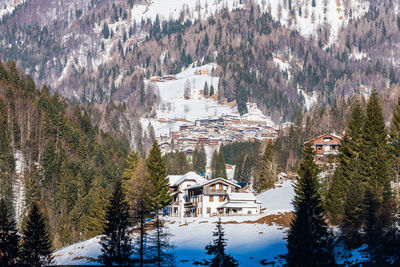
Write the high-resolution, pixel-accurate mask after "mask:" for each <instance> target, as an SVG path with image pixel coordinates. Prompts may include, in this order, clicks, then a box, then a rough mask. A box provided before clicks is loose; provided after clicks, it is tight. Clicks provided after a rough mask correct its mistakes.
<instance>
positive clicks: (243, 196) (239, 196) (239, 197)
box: [229, 192, 256, 201]
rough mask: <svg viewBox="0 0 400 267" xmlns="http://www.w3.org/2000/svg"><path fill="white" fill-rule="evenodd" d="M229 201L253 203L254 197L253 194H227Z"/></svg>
mask: <svg viewBox="0 0 400 267" xmlns="http://www.w3.org/2000/svg"><path fill="white" fill-rule="evenodd" d="M229 200H230V201H232V200H233V201H239V200H242V201H255V200H256V197H255V196H254V194H253V193H243V192H241V193H230V194H229Z"/></svg>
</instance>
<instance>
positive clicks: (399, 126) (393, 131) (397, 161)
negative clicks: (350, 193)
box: [390, 20, 400, 201]
mask: <svg viewBox="0 0 400 267" xmlns="http://www.w3.org/2000/svg"><path fill="white" fill-rule="evenodd" d="M399 21H400V20H399ZM390 143H391V144H392V146H391V148H392V150H391V152H392V157H393V160H392V164H391V171H392V175H393V178H394V181H395V182H396V184H397V185H398V184H400V97H399V100H398V102H397V105H396V107H395V110H394V112H393V118H392V123H391V124H390ZM395 190H396V201H399V199H400V188H399V187H398V186H397V187H396V189H395Z"/></svg>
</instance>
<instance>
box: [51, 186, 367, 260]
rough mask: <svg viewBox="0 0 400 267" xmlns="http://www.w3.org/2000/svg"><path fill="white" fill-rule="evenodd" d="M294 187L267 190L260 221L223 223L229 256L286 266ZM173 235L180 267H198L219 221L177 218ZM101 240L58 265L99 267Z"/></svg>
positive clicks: (360, 253)
mask: <svg viewBox="0 0 400 267" xmlns="http://www.w3.org/2000/svg"><path fill="white" fill-rule="evenodd" d="M293 198H294V191H293V184H292V182H291V181H285V182H283V184H277V185H276V188H275V189H271V190H267V191H265V192H263V193H261V194H259V195H257V199H258V200H260V201H261V202H262V206H263V211H262V213H261V214H260V215H257V216H241V217H238V216H235V217H223V218H222V222H223V226H224V229H225V233H226V238H227V239H228V245H227V252H228V253H230V254H231V255H232V256H233V257H234V258H235V259H237V260H238V261H239V266H264V265H268V264H270V265H273V266H283V265H284V264H285V260H284V259H283V257H282V256H283V255H284V254H286V253H287V249H286V240H285V237H286V235H287V229H288V227H289V225H290V220H291V216H292V215H291V211H292V210H293V206H292V199H293ZM164 219H165V221H166V225H167V227H168V231H169V233H170V234H172V236H171V238H170V242H171V245H173V246H174V250H173V253H174V255H175V262H176V265H177V266H193V265H199V263H202V264H203V263H204V260H209V259H210V257H209V256H208V255H206V254H205V246H206V245H207V244H208V243H209V242H210V241H211V240H212V232H213V231H214V228H215V222H216V221H217V220H218V218H215V217H214V218H194V217H190V218H172V217H165V218H164ZM99 241H100V236H98V237H95V238H92V239H89V240H86V241H83V242H80V243H76V244H74V245H71V246H69V247H66V248H63V249H60V250H58V251H56V252H54V260H55V265H80V264H82V265H83V264H85V265H91V264H93V265H96V264H98V260H97V259H98V256H99V255H100V253H101V245H100V244H99ZM365 249H366V247H365V246H362V247H360V248H358V249H355V250H353V251H346V252H344V251H342V250H343V249H342V247H341V245H339V246H337V247H336V248H335V250H336V251H338V252H339V251H340V252H341V253H338V257H337V263H339V264H352V263H353V264H355V263H360V262H363V261H365V260H368V257H366V255H365V251H364V250H365Z"/></svg>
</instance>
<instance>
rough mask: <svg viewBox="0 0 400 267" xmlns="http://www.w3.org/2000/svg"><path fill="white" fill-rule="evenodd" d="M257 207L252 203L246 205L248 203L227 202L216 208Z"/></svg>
mask: <svg viewBox="0 0 400 267" xmlns="http://www.w3.org/2000/svg"><path fill="white" fill-rule="evenodd" d="M257 207H258V205H257V204H254V203H248V202H228V203H225V204H222V205H221V206H219V207H217V209H218V208H257Z"/></svg>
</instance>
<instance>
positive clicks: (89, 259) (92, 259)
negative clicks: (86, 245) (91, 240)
mask: <svg viewBox="0 0 400 267" xmlns="http://www.w3.org/2000/svg"><path fill="white" fill-rule="evenodd" d="M72 260H73V261H79V260H87V261H89V262H100V261H99V260H98V259H95V258H92V257H85V256H78V257H75V258H73V259H72Z"/></svg>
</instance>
